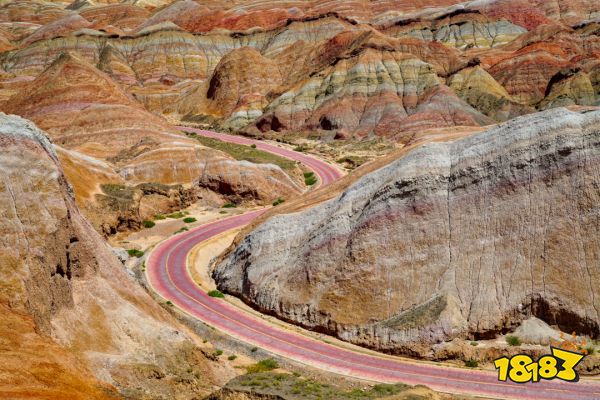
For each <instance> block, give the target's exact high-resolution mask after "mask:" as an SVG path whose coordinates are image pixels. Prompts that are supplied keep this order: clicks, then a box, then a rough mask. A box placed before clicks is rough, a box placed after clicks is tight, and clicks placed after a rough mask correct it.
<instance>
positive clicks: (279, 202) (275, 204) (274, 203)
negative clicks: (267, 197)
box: [273, 197, 285, 206]
mask: <svg viewBox="0 0 600 400" xmlns="http://www.w3.org/2000/svg"><path fill="white" fill-rule="evenodd" d="M284 201H285V200H284V199H282V198H281V197H280V198H278V199H277V200H275V201H274V202H273V206H278V205H280V204H281V203H283V202H284Z"/></svg>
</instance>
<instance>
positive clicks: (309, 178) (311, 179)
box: [304, 172, 317, 186]
mask: <svg viewBox="0 0 600 400" xmlns="http://www.w3.org/2000/svg"><path fill="white" fill-rule="evenodd" d="M315 183H317V177H316V176H315V173H314V172H305V173H304V184H306V186H312V185H314V184H315Z"/></svg>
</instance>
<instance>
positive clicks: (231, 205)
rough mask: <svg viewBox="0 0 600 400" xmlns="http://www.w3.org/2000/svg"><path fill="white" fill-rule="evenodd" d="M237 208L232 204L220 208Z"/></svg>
mask: <svg viewBox="0 0 600 400" xmlns="http://www.w3.org/2000/svg"><path fill="white" fill-rule="evenodd" d="M236 207H237V206H236V205H235V204H233V203H225V204H223V205H222V206H221V208H236Z"/></svg>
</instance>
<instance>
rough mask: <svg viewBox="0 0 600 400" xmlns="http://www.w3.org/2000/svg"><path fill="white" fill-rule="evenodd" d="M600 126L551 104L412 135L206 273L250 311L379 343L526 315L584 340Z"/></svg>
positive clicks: (594, 117) (592, 305) (591, 327)
mask: <svg viewBox="0 0 600 400" xmlns="http://www.w3.org/2000/svg"><path fill="white" fill-rule="evenodd" d="M599 127H600V112H598V111H592V112H582V113H578V112H572V111H567V110H565V109H559V110H555V111H549V112H544V113H540V114H536V115H534V116H528V117H521V118H518V119H515V120H514V121H511V122H508V123H505V124H503V125H501V126H499V127H498V128H494V129H491V130H489V131H487V132H485V133H480V134H475V135H473V136H470V137H467V138H464V139H461V140H457V141H455V142H452V143H429V144H424V145H423V146H420V147H418V148H416V149H415V150H413V151H411V152H408V153H406V154H405V155H404V156H403V157H400V158H399V159H398V160H396V161H394V162H392V163H390V164H389V165H388V166H385V167H383V168H380V169H378V170H376V171H375V172H372V173H370V174H367V175H365V176H363V177H362V178H361V179H359V180H358V181H356V182H355V183H354V184H353V185H352V186H350V187H349V188H348V189H346V190H345V191H344V192H343V193H341V194H340V195H338V196H337V197H335V198H334V199H332V200H329V201H327V202H325V203H322V204H319V205H314V206H312V207H310V208H307V209H305V210H303V211H300V212H296V213H293V214H281V215H274V216H272V217H271V218H270V219H268V220H267V221H266V222H263V223H262V224H261V225H259V226H258V227H256V228H255V230H254V231H253V232H252V233H250V234H249V235H248V236H246V237H245V238H244V239H243V240H241V242H240V243H239V244H238V246H237V247H236V248H235V250H233V251H232V253H231V254H230V255H229V257H228V258H227V259H225V260H224V261H223V262H222V263H221V264H219V265H218V266H217V269H216V270H215V273H214V277H215V279H216V280H217V282H218V284H219V287H220V288H221V289H223V290H226V291H228V292H230V293H232V294H235V295H236V296H239V297H241V298H242V299H244V301H246V302H248V303H249V304H251V305H253V306H254V307H256V308H257V309H259V310H261V311H263V312H267V313H271V314H274V315H277V316H278V317H280V318H283V319H285V320H288V321H292V322H295V323H298V324H301V325H303V326H306V327H309V328H311V329H315V330H319V331H325V332H329V333H332V334H335V335H337V336H338V337H340V338H342V339H345V340H348V341H351V342H354V343H358V344H361V345H366V346H369V347H373V348H377V349H380V350H386V351H390V352H400V353H402V352H403V353H408V354H418V355H421V356H429V355H431V351H432V347H431V345H432V344H433V343H436V342H440V341H448V340H451V339H453V338H455V337H461V338H486V337H493V336H494V335H495V334H497V333H500V332H506V331H509V330H510V329H512V328H514V327H515V326H516V325H518V323H519V322H520V321H522V320H523V319H526V318H528V317H530V316H532V315H533V316H536V317H538V318H540V319H543V320H545V321H546V322H547V323H549V324H551V325H557V326H558V327H560V328H561V329H563V330H565V331H568V332H571V331H576V332H578V333H582V334H587V335H591V336H592V337H597V336H598V335H599V334H600V329H599V325H600V315H599V314H598V309H599V308H600V305H599V304H598V296H599V294H598V293H597V288H598V287H599V285H598V284H599V282H598V279H600V270H598V263H597V260H598V251H600V250H599V246H598V241H597V237H598V224H597V222H598V214H599V210H598V203H599V199H598V190H597V187H598V176H599V175H598V160H599V159H600V158H599V156H600V154H599V151H600V144H599V141H598V140H599V137H600V135H599V131H598V129H599ZM358 299H360V301H359V300H358Z"/></svg>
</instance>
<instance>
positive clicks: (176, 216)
mask: <svg viewBox="0 0 600 400" xmlns="http://www.w3.org/2000/svg"><path fill="white" fill-rule="evenodd" d="M183 217H185V214H184V213H182V212H181V211H177V212H174V213H171V214H169V215H167V218H173V219H179V218H183Z"/></svg>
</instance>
